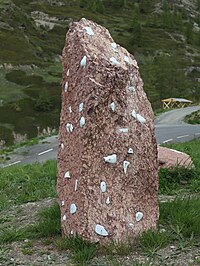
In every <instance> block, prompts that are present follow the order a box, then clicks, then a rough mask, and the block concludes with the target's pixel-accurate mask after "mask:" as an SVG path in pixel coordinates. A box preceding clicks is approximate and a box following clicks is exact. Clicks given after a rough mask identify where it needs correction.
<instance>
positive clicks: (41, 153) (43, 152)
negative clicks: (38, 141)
mask: <svg viewBox="0 0 200 266" xmlns="http://www.w3.org/2000/svg"><path fill="white" fill-rule="evenodd" d="M52 150H53V149H49V150H46V151H42V152H40V153H38V155H39V156H40V155H43V154H45V153H47V152H50V151H52Z"/></svg>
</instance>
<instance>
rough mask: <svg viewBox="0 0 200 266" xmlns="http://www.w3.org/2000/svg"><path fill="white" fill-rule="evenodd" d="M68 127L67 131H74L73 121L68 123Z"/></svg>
mask: <svg viewBox="0 0 200 266" xmlns="http://www.w3.org/2000/svg"><path fill="white" fill-rule="evenodd" d="M66 129H67V132H69V133H72V131H73V129H74V127H73V125H72V124H71V123H67V125H66Z"/></svg>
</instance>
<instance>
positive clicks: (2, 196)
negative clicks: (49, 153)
mask: <svg viewBox="0 0 200 266" xmlns="http://www.w3.org/2000/svg"><path fill="white" fill-rule="evenodd" d="M56 173H57V164H56V161H55V160H50V161H47V162H45V163H44V164H40V163H34V164H29V165H25V166H15V167H12V168H9V169H8V168H5V169H2V170H1V172H0V202H1V205H0V210H3V209H5V208H8V207H9V206H12V205H15V204H22V203H26V202H31V201H38V200H40V199H44V198H47V197H55V196H56V189H55V187H56Z"/></svg>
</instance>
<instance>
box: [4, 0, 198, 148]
mask: <svg viewBox="0 0 200 266" xmlns="http://www.w3.org/2000/svg"><path fill="white" fill-rule="evenodd" d="M81 17H86V18H88V19H92V20H94V21H96V22H97V23H99V24H101V25H103V26H105V27H106V28H108V29H109V31H110V33H111V35H112V37H113V38H114V39H115V41H116V42H117V43H119V44H120V45H122V46H124V47H126V48H127V49H128V51H129V52H131V53H133V54H134V56H135V57H136V59H137V60H138V63H139V66H140V71H141V74H142V78H143V80H144V83H145V91H146V93H147V95H148V97H149V99H150V101H151V103H152V105H153V108H159V106H160V99H161V98H165V97H171V96H172V97H186V98H189V99H191V100H195V101H197V102H198V101H199V99H200V78H199V77H200V1H199V0H191V1H186V0H182V1H173V0H168V1H156V0H153V1H150V0H141V1H133V0H126V1H125V0H110V1H106V0H102V1H101V0H91V1H89V0H88V1H87V0H80V1H78V0H60V1H53V0H35V1H31V0H1V2H0V114H1V115H0V140H3V141H2V142H0V145H1V144H2V145H3V144H7V145H8V144H11V143H12V142H19V141H21V140H23V139H26V138H29V137H33V136H36V135H38V134H42V133H44V129H45V130H46V131H49V132H50V131H51V130H52V129H53V128H58V125H59V113H60V101H61V99H60V97H61V96H60V95H61V85H60V82H61V72H62V69H61V63H60V55H61V53H62V48H63V46H64V41H65V35H66V32H67V30H68V27H69V23H70V22H71V21H76V20H79V19H80V18H81ZM4 140H5V141H4Z"/></svg>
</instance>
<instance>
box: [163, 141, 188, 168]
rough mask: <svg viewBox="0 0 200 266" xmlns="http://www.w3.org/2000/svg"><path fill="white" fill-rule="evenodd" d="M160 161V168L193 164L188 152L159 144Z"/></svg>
mask: <svg viewBox="0 0 200 266" xmlns="http://www.w3.org/2000/svg"><path fill="white" fill-rule="evenodd" d="M158 162H159V167H160V168H173V167H176V166H184V167H192V166H193V162H192V159H191V158H190V156H189V155H188V154H186V153H184V152H180V151H176V150H173V149H169V148H166V147H161V146H158Z"/></svg>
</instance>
